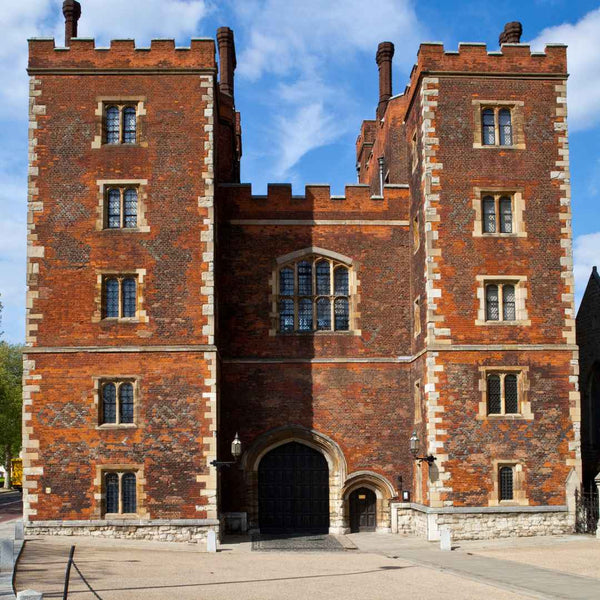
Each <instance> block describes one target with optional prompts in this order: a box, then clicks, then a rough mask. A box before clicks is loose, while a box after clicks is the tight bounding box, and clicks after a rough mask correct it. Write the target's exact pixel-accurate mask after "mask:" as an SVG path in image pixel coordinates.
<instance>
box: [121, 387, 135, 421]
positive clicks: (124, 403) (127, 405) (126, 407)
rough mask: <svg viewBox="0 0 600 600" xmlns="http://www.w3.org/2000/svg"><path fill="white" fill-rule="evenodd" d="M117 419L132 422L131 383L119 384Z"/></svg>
mask: <svg viewBox="0 0 600 600" xmlns="http://www.w3.org/2000/svg"><path fill="white" fill-rule="evenodd" d="M119 417H120V418H119V421H120V422H121V423H133V384H132V383H129V382H125V383H122V384H121V385H120V386H119Z"/></svg>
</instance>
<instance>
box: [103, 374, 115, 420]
mask: <svg viewBox="0 0 600 600" xmlns="http://www.w3.org/2000/svg"><path fill="white" fill-rule="evenodd" d="M116 420H117V387H116V385H115V384H114V383H111V382H109V383H105V384H104V385H103V386H102V423H115V422H116Z"/></svg>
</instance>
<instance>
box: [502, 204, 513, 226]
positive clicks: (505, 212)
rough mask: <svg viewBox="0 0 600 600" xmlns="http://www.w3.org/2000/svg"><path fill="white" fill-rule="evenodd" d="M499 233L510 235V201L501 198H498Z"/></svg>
mask: <svg viewBox="0 0 600 600" xmlns="http://www.w3.org/2000/svg"><path fill="white" fill-rule="evenodd" d="M500 232H501V233H512V232H513V226H512V201H511V199H510V198H507V197H506V196H503V197H502V198H500Z"/></svg>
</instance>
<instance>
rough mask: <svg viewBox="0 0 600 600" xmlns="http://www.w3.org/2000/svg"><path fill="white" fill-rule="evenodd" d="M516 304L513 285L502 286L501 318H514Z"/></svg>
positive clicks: (510, 319) (507, 319)
mask: <svg viewBox="0 0 600 600" xmlns="http://www.w3.org/2000/svg"><path fill="white" fill-rule="evenodd" d="M516 318H517V317H516V305H515V286H514V285H503V286H502V320H503V321H515V320H516Z"/></svg>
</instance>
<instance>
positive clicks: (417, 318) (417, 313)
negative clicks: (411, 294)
mask: <svg viewBox="0 0 600 600" xmlns="http://www.w3.org/2000/svg"><path fill="white" fill-rule="evenodd" d="M413 329H414V333H413V337H414V338H418V337H419V336H420V335H421V296H417V297H416V298H415V299H414V301H413Z"/></svg>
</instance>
